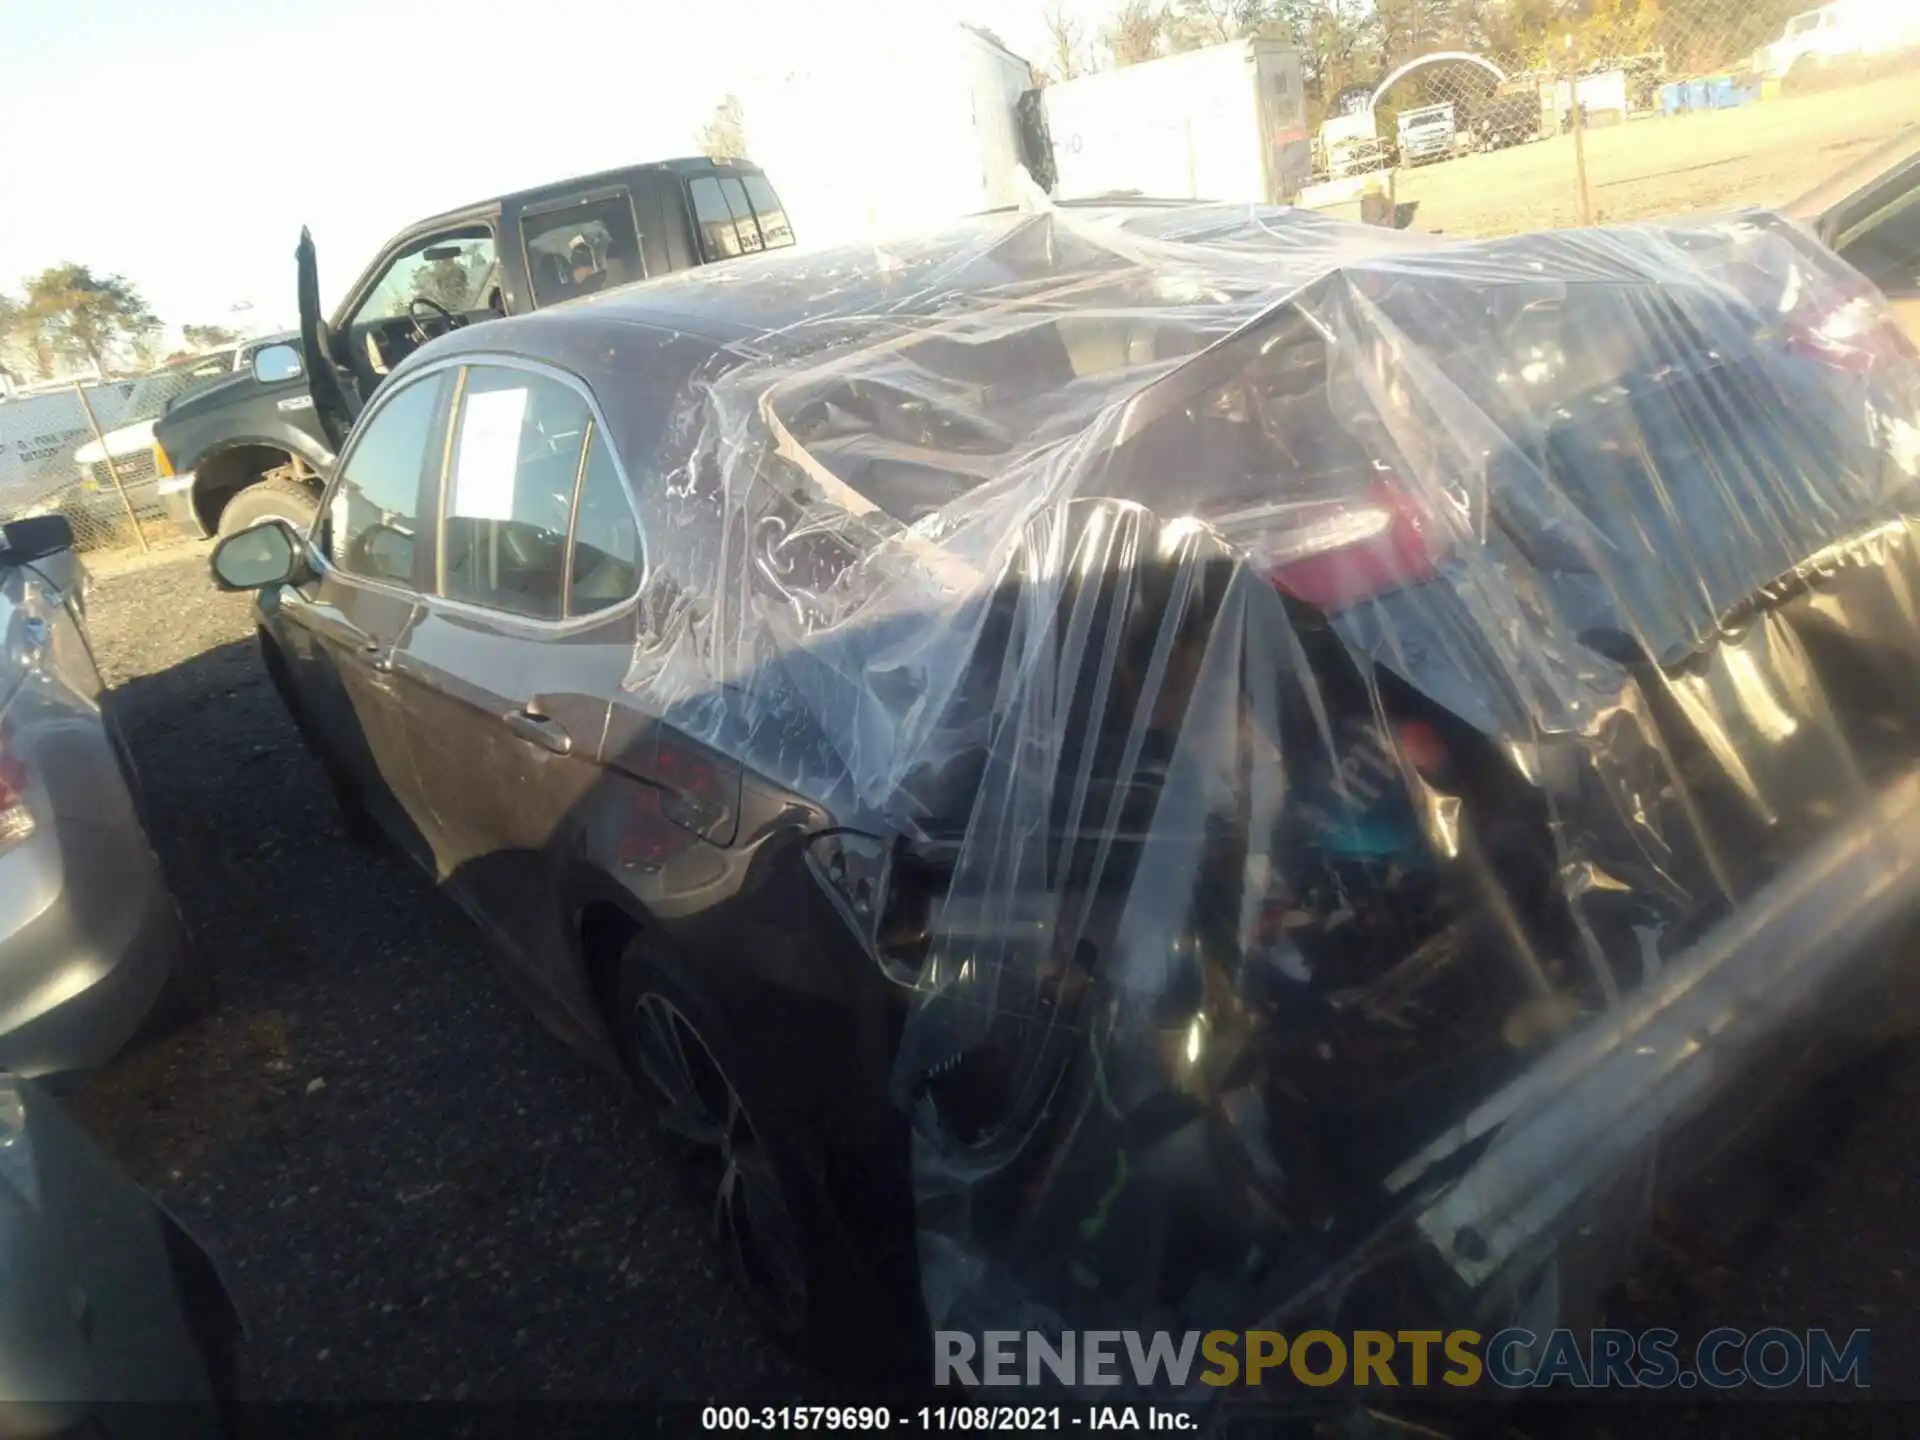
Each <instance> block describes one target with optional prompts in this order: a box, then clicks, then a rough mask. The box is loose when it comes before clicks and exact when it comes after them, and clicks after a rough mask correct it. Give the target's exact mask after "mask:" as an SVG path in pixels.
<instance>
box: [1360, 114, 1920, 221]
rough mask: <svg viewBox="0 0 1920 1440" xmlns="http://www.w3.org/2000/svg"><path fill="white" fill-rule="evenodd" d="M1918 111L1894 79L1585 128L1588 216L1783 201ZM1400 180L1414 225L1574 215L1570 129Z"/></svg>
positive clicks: (1401, 197)
mask: <svg viewBox="0 0 1920 1440" xmlns="http://www.w3.org/2000/svg"><path fill="white" fill-rule="evenodd" d="M1916 121H1920V87H1916V86H1915V85H1914V84H1913V83H1912V81H1911V80H1909V79H1903V78H1893V79H1887V80H1881V81H1877V82H1875V83H1874V84H1871V85H1857V86H1849V87H1847V88H1844V89H1838V90H1829V91H1826V92H1823V93H1819V94H1811V95H1797V96H1791V97H1788V98H1785V99H1780V100H1771V101H1768V102H1766V103H1764V104H1758V105H1750V106H1745V107H1743V108H1741V109H1738V110H1720V111H1709V112H1705V113H1702V114H1696V115H1676V116H1671V117H1669V116H1652V117H1648V118H1645V119H1639V120H1632V121H1628V122H1627V123H1625V124H1622V125H1614V126H1610V127H1603V128H1600V129H1596V130H1592V131H1590V132H1589V133H1588V135H1587V177H1588V185H1589V188H1590V189H1591V191H1592V195H1593V205H1594V209H1595V211H1596V212H1597V213H1596V216H1595V218H1596V219H1598V220H1614V221H1618V220H1644V219H1648V218H1650V217H1652V216H1656V215H1671V214H1676V213H1678V212H1680V211H1685V210H1718V209H1731V208H1735V207H1738V206H1743V205H1779V204H1784V203H1785V202H1787V201H1789V200H1792V199H1794V198H1795V197H1797V196H1799V195H1801V194H1803V193H1805V192H1806V191H1808V190H1811V189H1812V188H1813V187H1814V186H1815V185H1817V184H1818V183H1819V182H1820V181H1822V180H1824V179H1826V178H1827V177H1828V176H1830V175H1832V174H1833V173H1834V172H1835V171H1837V170H1839V169H1841V168H1842V167H1844V166H1846V165H1848V164H1851V163H1852V162H1853V161H1854V160H1857V159H1859V158H1860V156H1862V155H1864V154H1865V153H1866V152H1867V151H1868V150H1870V149H1872V148H1873V147H1874V146H1875V145H1877V144H1879V143H1881V142H1882V141H1884V140H1886V139H1888V138H1890V137H1892V136H1893V135H1896V134H1898V133H1899V132H1900V131H1901V130H1902V129H1903V128H1905V127H1906V126H1907V125H1910V124H1913V123H1914V122H1916ZM1395 185H1396V195H1395V198H1396V199H1397V200H1398V201H1399V202H1400V203H1401V204H1403V205H1404V204H1408V203H1411V202H1418V205H1419V209H1418V210H1417V211H1416V212H1415V213H1414V217H1413V228H1414V229H1417V230H1444V231H1446V232H1448V233H1449V234H1456V235H1505V234H1511V233H1513V232H1515V231H1519V230H1540V229H1553V228H1557V227H1561V226H1567V225H1577V224H1579V223H1580V206H1579V199H1578V192H1577V191H1576V189H1575V185H1574V153H1573V137H1572V136H1570V135H1556V136H1554V137H1553V138H1552V139H1548V140H1540V141H1536V142H1535V143H1533V144H1531V145H1520V146H1516V147H1515V148H1513V149H1511V150H1496V151H1494V152H1492V153H1491V154H1487V155H1468V156H1463V157H1462V158H1460V159H1458V160H1449V161H1446V162H1445V163H1443V164H1438V165H1430V166H1424V167H1422V168H1420V169H1418V170H1403V171H1401V172H1400V173H1399V175H1398V176H1397V177H1396V179H1395Z"/></svg>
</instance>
